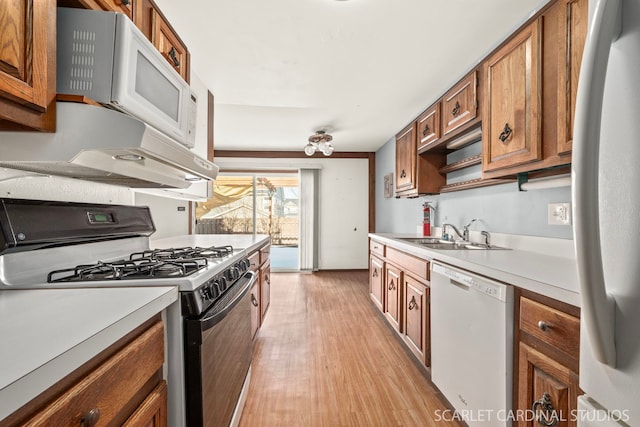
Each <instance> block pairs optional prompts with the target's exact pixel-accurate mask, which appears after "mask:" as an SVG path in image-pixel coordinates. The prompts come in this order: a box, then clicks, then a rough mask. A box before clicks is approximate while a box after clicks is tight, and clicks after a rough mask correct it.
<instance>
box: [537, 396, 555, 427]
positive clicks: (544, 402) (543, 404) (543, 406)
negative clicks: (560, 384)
mask: <svg viewBox="0 0 640 427" xmlns="http://www.w3.org/2000/svg"><path fill="white" fill-rule="evenodd" d="M538 409H540V412H539V413H538ZM531 410H532V411H533V413H534V414H536V421H537V422H538V424H540V425H541V426H546V427H552V426H555V425H556V424H558V419H559V418H558V414H556V410H555V409H554V408H553V403H551V396H549V393H547V392H546V391H545V392H544V394H543V395H542V397H541V398H540V399H538V400H536V401H535V402H533V406H532V407H531ZM549 413H551V414H549Z"/></svg>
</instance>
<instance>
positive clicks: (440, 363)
mask: <svg viewBox="0 0 640 427" xmlns="http://www.w3.org/2000/svg"><path fill="white" fill-rule="evenodd" d="M431 379H432V381H433V382H434V383H435V384H436V385H437V386H438V388H439V389H440V391H441V392H442V393H443V394H444V396H445V397H446V398H447V399H448V400H449V402H450V403H451V404H452V405H453V407H454V408H455V410H456V412H455V414H454V415H455V416H456V417H458V418H457V419H462V420H464V421H466V422H467V424H468V425H469V426H470V427H473V426H483V427H488V426H510V425H511V421H510V419H512V418H513V415H514V414H513V413H512V412H511V411H512V409H511V408H512V406H513V405H512V387H513V383H512V380H513V288H512V287H511V286H509V285H505V284H503V283H499V282H496V281H494V280H491V279H487V278H485V277H481V276H478V275H475V274H473V273H470V272H468V271H465V270H461V269H458V268H454V267H450V266H446V265H443V264H439V263H437V262H433V263H432V264H431Z"/></svg>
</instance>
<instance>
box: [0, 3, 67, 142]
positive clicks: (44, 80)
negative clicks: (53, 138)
mask: <svg viewBox="0 0 640 427" xmlns="http://www.w3.org/2000/svg"><path fill="white" fill-rule="evenodd" d="M0 28H2V43H1V44H0V129H5V130H6V129H35V130H42V131H54V130H55V94H56V80H55V70H56V33H55V31H56V2H55V1H54V0H42V1H33V0H14V1H11V2H7V1H3V2H1V3H0Z"/></svg>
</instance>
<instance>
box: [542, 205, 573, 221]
mask: <svg viewBox="0 0 640 427" xmlns="http://www.w3.org/2000/svg"><path fill="white" fill-rule="evenodd" d="M547 223H548V224H549V225H571V203H549V204H548V205H547Z"/></svg>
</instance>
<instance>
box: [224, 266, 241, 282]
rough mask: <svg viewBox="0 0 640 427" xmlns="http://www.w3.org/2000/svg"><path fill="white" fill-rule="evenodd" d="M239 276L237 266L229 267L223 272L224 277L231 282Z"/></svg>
mask: <svg viewBox="0 0 640 427" xmlns="http://www.w3.org/2000/svg"><path fill="white" fill-rule="evenodd" d="M238 277H240V271H239V270H238V268H237V267H231V268H229V269H228V270H226V271H225V272H224V278H225V279H227V280H228V281H230V282H232V281H234V280H236V279H237V278H238Z"/></svg>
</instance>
